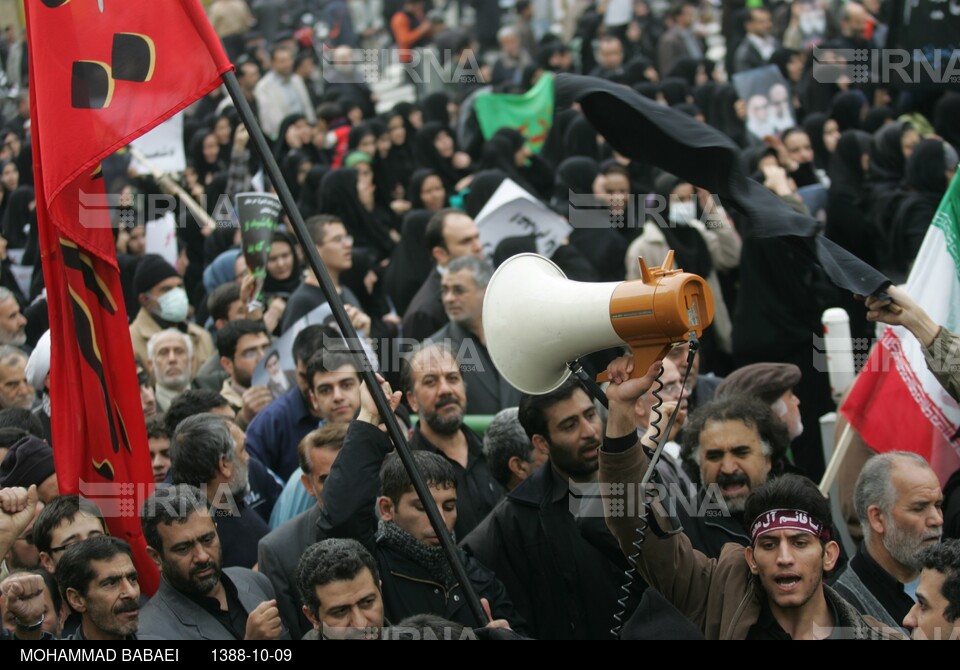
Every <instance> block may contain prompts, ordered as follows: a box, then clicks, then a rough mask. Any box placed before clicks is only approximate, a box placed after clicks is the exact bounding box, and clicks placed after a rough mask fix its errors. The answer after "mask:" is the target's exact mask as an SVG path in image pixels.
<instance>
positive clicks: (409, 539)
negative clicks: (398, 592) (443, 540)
mask: <svg viewBox="0 0 960 670" xmlns="http://www.w3.org/2000/svg"><path fill="white" fill-rule="evenodd" d="M450 535H451V537H453V541H454V543H456V536H455V535H454V534H453V533H451V534H450ZM377 542H378V543H379V542H382V543H383V544H385V545H386V546H388V547H390V548H391V549H393V550H395V551H397V552H399V553H401V554H403V555H404V556H406V557H407V558H409V559H410V560H412V561H415V562H416V563H417V564H419V565H421V566H423V568H424V570H426V571H427V573H428V574H429V575H430V577H431V578H432V579H434V580H435V581H437V582H438V583H440V584H443V585H444V586H445V587H446V588H450V587H452V586H454V585H455V584H457V583H458V581H459V580H457V577H456V575H455V574H454V572H453V568H451V567H450V561H449V560H447V554H446V553H445V552H444V551H443V547H440V546H437V547H434V546H431V545H429V544H424V543H423V542H420V541H418V540H416V539H415V538H414V537H413V535H411V534H410V533H408V532H407V531H405V530H403V529H402V528H400V526H398V525H397V524H395V523H393V522H388V521H380V524H379V527H378V530H377Z"/></svg>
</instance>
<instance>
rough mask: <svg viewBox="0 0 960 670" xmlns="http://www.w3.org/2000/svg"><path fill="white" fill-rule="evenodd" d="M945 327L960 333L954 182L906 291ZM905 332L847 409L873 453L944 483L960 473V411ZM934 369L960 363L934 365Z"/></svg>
mask: <svg viewBox="0 0 960 670" xmlns="http://www.w3.org/2000/svg"><path fill="white" fill-rule="evenodd" d="M904 288H905V290H906V291H907V293H909V294H910V296H911V297H912V298H913V299H914V300H915V301H916V302H917V303H918V304H919V305H920V306H921V307H922V308H923V309H924V310H925V311H926V312H927V314H929V315H930V317H931V318H932V319H933V320H934V321H935V322H936V323H938V324H940V325H941V326H943V327H944V328H946V329H947V330H949V331H951V332H954V333H956V332H960V178H958V177H954V179H953V182H952V183H951V184H950V188H948V189H947V193H946V195H945V196H944V198H943V201H942V202H941V203H940V207H939V209H937V213H936V215H935V216H934V218H933V221H932V222H931V224H930V229H929V230H928V231H927V236H926V238H924V240H923V245H922V246H921V247H920V252H919V253H918V254H917V259H916V261H915V262H914V265H913V270H912V271H911V272H910V277H909V278H908V279H907V284H906V286H905V287H904ZM927 358H928V356H927V355H926V354H925V350H924V348H923V346H922V345H921V344H920V342H919V341H918V340H917V339H916V338H915V337H914V336H913V335H911V334H910V332H909V331H907V330H906V329H905V328H903V327H900V326H897V327H890V328H887V329H886V330H885V331H884V333H883V336H882V337H881V338H880V341H879V343H878V344H877V346H876V347H875V348H874V350H873V352H871V354H870V358H869V359H868V361H867V364H866V365H865V366H864V369H863V371H862V372H861V373H860V375H859V376H858V377H857V380H856V382H855V383H854V386H853V389H852V390H851V392H850V395H849V397H848V398H847V401H846V402H845V403H844V404H843V406H842V407H841V408H840V411H841V413H842V414H843V415H844V416H845V417H846V418H847V420H848V421H849V422H850V423H851V425H852V426H853V427H854V428H855V429H856V431H857V432H858V433H859V434H860V435H861V436H862V437H863V439H864V440H865V441H866V443H867V444H868V445H870V447H872V448H873V449H875V450H876V451H879V452H881V453H883V452H887V451H894V450H903V451H912V452H914V453H917V454H920V455H921V456H923V457H924V458H926V459H927V460H928V461H930V464H931V465H932V466H933V468H934V470H935V471H936V472H937V474H938V475H940V478H941V480H945V479H946V478H947V477H949V476H950V474H951V473H952V472H953V471H955V470H956V469H957V468H958V467H960V406H958V405H957V402H956V401H955V400H954V399H953V398H951V397H950V396H949V395H948V394H947V392H946V390H945V389H944V388H943V387H942V386H941V385H940V384H939V383H938V382H937V380H936V378H935V377H934V376H933V373H931V372H930V370H929V369H928V367H927ZM931 364H932V365H934V366H938V369H942V368H941V367H939V366H951V365H957V364H960V361H950V360H944V359H939V360H937V359H933V360H932V363H931Z"/></svg>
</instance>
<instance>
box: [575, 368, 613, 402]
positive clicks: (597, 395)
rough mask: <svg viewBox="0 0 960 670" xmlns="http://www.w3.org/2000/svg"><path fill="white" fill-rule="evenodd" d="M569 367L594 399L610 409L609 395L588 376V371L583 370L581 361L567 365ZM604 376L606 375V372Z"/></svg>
mask: <svg viewBox="0 0 960 670" xmlns="http://www.w3.org/2000/svg"><path fill="white" fill-rule="evenodd" d="M567 367H568V368H570V372H572V373H573V374H574V376H575V377H576V378H577V379H579V380H580V383H581V384H583V385H584V387H585V388H586V389H587V391H588V392H589V393H590V395H592V396H593V397H594V399H595V400H596V401H597V402H599V403H600V404H601V405H603V406H604V407H606V408H607V409H609V408H610V402H609V401H608V400H607V394H606V393H604V392H603V389H602V388H600V385H599V384H598V383H597V382H595V381H594V380H593V378H592V377H590V375H588V374H587V371H586V370H584V369H583V365H582V364H581V363H580V361H579V360H576V361H573V362H572V363H567ZM603 374H606V373H605V372H604V373H603Z"/></svg>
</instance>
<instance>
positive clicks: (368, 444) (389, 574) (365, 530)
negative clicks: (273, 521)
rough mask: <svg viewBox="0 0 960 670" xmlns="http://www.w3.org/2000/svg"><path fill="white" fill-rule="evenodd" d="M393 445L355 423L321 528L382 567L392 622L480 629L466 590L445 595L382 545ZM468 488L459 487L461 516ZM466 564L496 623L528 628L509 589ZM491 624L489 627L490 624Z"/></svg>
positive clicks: (336, 467) (333, 475)
mask: <svg viewBox="0 0 960 670" xmlns="http://www.w3.org/2000/svg"><path fill="white" fill-rule="evenodd" d="M392 448H393V445H392V443H391V442H390V439H389V438H388V437H387V436H386V434H384V433H383V432H381V431H380V430H379V429H378V428H376V427H375V426H372V425H370V424H368V423H363V422H361V421H354V422H353V423H351V424H350V428H349V429H348V430H347V436H346V438H345V439H344V441H343V448H342V449H341V450H340V453H339V454H338V455H337V459H336V461H334V463H333V468H332V469H331V470H330V476H329V477H328V478H327V482H326V484H325V485H324V487H323V504H324V506H323V512H322V513H321V515H320V521H319V522H318V524H317V526H318V528H319V530H320V533H322V534H323V535H324V536H326V537H348V538H353V539H355V540H357V541H358V542H360V543H361V544H363V545H364V546H365V547H367V549H369V550H370V553H372V554H373V556H374V558H375V559H376V561H377V566H378V568H379V572H380V580H381V588H382V589H383V600H384V608H385V612H386V617H387V620H388V621H395V622H396V621H401V620H402V619H404V618H406V617H408V616H412V615H414V614H437V615H439V616H442V617H444V618H447V619H450V620H451V621H457V622H459V623H462V624H464V625H465V626H470V627H478V626H481V625H483V624H481V623H480V622H478V621H477V620H476V619H475V618H474V616H473V612H472V611H471V609H470V607H469V606H468V605H467V604H466V601H465V599H464V597H463V593H462V591H461V589H460V586H459V585H458V584H457V585H454V586H453V587H452V588H450V589H448V590H445V589H444V587H443V586H442V585H441V584H439V583H436V582H435V580H434V578H433V577H431V575H430V574H429V573H428V572H427V571H426V569H425V568H424V567H422V566H421V565H419V564H418V563H416V562H414V561H412V560H411V559H409V558H407V557H406V556H404V555H403V554H401V553H400V552H399V551H396V550H395V549H393V548H392V547H388V546H386V544H385V543H383V542H378V541H377V540H376V530H377V517H376V513H375V509H374V503H375V501H376V499H377V496H378V495H379V493H380V466H381V465H382V464H383V459H384V458H386V457H387V454H389V453H390V451H392ZM462 489H463V486H462V485H461V484H459V483H458V487H457V498H458V500H457V509H458V516H459V511H460V506H461V504H462V500H463V498H462V493H463V491H462ZM461 559H463V560H464V561H465V563H464V566H465V568H466V570H467V574H468V576H469V577H470V581H471V582H472V583H473V587H474V589H475V590H476V591H477V593H478V595H479V596H480V597H482V598H487V599H488V600H489V601H490V610H491V612H492V614H493V616H494V618H503V619H507V620H508V621H509V622H510V624H511V626H512V627H514V628H516V626H517V625H518V622H519V625H520V626H521V628H522V627H523V622H522V621H521V620H520V619H519V618H518V617H517V616H516V614H515V612H514V608H513V604H512V603H511V602H510V598H509V597H508V596H507V591H506V589H504V587H503V584H501V583H500V582H499V581H497V578H496V576H495V575H494V573H493V572H491V571H490V570H488V569H487V568H485V567H484V566H482V565H481V564H480V563H479V562H478V561H477V560H476V559H467V557H466V555H465V554H463V553H462V552H461ZM484 623H485V622H484Z"/></svg>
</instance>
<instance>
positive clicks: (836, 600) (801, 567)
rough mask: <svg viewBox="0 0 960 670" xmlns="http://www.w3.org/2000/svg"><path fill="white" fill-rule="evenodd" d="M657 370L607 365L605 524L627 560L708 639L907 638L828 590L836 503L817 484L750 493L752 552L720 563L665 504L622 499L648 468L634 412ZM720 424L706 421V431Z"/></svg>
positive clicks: (733, 552) (728, 551) (789, 480)
mask: <svg viewBox="0 0 960 670" xmlns="http://www.w3.org/2000/svg"><path fill="white" fill-rule="evenodd" d="M659 371H660V364H659V362H657V363H654V364H653V365H651V366H650V367H649V369H647V370H646V372H645V374H644V375H643V376H642V377H639V378H636V379H633V378H631V377H630V374H631V373H632V372H633V361H632V359H631V358H630V357H621V358H619V359H617V360H615V361H614V362H613V363H611V364H610V365H609V366H608V367H607V373H608V375H609V377H610V381H611V383H610V386H609V387H608V388H607V398H608V401H609V403H610V408H609V409H610V413H609V415H608V418H607V427H606V431H605V435H604V441H603V448H602V449H601V451H600V482H601V484H602V485H606V486H604V487H603V488H602V489H601V490H602V492H603V495H604V508H605V511H606V514H607V516H606V521H607V526H608V527H609V528H610V530H611V532H612V533H613V534H614V536H615V537H616V538H617V540H618V542H619V543H620V549H621V551H623V553H624V555H626V556H630V557H632V558H634V559H635V561H636V567H637V572H638V574H639V575H640V576H641V577H642V578H643V579H645V580H646V581H647V582H649V583H650V584H653V585H655V586H656V588H657V590H658V591H660V593H662V594H663V596H664V597H665V598H666V599H667V600H668V601H669V602H671V603H672V604H673V605H674V607H676V608H677V609H678V610H680V611H681V612H682V613H683V614H684V615H686V616H687V617H688V618H689V619H690V620H691V621H692V622H693V623H694V624H695V625H696V626H698V627H699V628H700V630H701V631H702V632H703V634H704V636H705V637H706V638H707V639H740V640H742V639H753V640H768V639H776V640H786V639H792V640H797V639H826V638H838V639H839V638H843V639H861V640H862V639H878V638H880V639H882V638H889V637H899V636H898V635H896V631H891V630H890V629H889V628H884V627H883V626H882V624H880V622H878V621H876V620H875V619H873V618H872V617H869V616H864V615H861V614H860V613H859V612H857V610H856V609H855V608H854V607H853V606H852V605H850V604H849V603H848V602H846V601H845V600H844V599H843V598H842V597H841V596H840V595H838V594H837V593H836V591H834V590H833V589H831V588H830V587H828V586H825V585H824V583H823V577H824V574H825V573H827V572H829V571H830V570H832V569H833V567H834V566H835V565H836V562H837V559H838V557H839V554H840V547H839V545H838V544H837V543H836V542H835V541H833V540H832V539H831V532H830V527H831V521H832V519H831V515H830V505H829V503H828V502H827V501H826V499H824V497H823V495H822V494H821V493H820V491H819V490H818V489H817V486H816V484H814V483H813V482H811V481H810V480H809V479H806V478H804V477H799V476H796V475H784V476H782V477H777V478H775V479H773V480H771V481H769V482H766V483H765V484H763V485H762V486H760V487H759V488H757V489H756V490H754V491H751V492H750V494H749V496H748V497H747V499H746V501H745V502H744V516H745V518H746V519H749V521H748V524H749V526H748V527H749V532H750V540H749V546H748V547H746V548H744V547H741V546H739V545H737V544H728V545H726V546H725V547H724V548H723V550H722V551H721V552H720V557H719V558H708V557H706V556H704V555H703V554H702V553H700V552H698V551H696V550H695V549H694V548H693V547H692V546H691V545H690V540H689V539H688V538H687V536H686V535H685V534H684V533H682V532H671V531H676V530H679V529H676V528H675V527H674V526H673V524H672V522H671V521H670V519H669V517H667V516H666V514H665V513H664V512H663V508H662V507H661V506H660V504H659V503H654V504H649V505H647V504H642V505H636V504H635V503H633V499H632V498H628V500H624V498H625V497H627V496H626V489H627V487H634V488H633V491H634V492H636V485H637V484H636V483H637V482H640V481H642V479H643V476H644V473H645V472H646V470H647V469H648V466H649V459H648V458H647V455H646V453H645V451H644V450H643V448H641V446H640V443H639V440H638V439H637V436H636V428H635V426H634V419H633V415H634V405H635V403H636V400H637V398H638V397H640V396H641V395H643V394H644V393H646V392H648V391H649V390H650V388H651V387H652V386H653V383H654V381H655V379H656V376H657V374H658V373H659ZM717 423H718V422H711V423H710V424H708V430H709V427H710V426H711V425H712V424H717ZM728 423H731V424H732V423H733V422H728ZM712 427H713V428H716V427H717V426H716V425H712ZM735 428H736V426H734V425H730V426H728V427H727V430H728V432H731V433H732V431H733V429H735ZM748 438H749V436H748V435H745V434H744V435H742V436H740V439H733V440H731V442H732V444H733V445H736V444H737V443H741V442H750V441H751V440H749V439H748ZM757 446H759V445H757ZM727 451H728V450H727V449H723V450H722V455H723V456H724V458H727V457H735V456H736V453H737V452H738V451H739V450H738V449H737V446H733V448H732V449H731V450H730V451H731V452H732V453H730V454H729V455H728V453H727ZM640 493H641V495H642V496H643V497H644V498H645V497H646V496H647V493H646V492H640ZM625 503H632V504H630V505H627V504H625ZM618 510H622V511H619V513H617V512H618ZM638 527H646V528H647V532H646V533H645V535H644V536H643V544H642V546H638V545H637V542H638V540H639V539H640V536H639V534H638Z"/></svg>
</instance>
